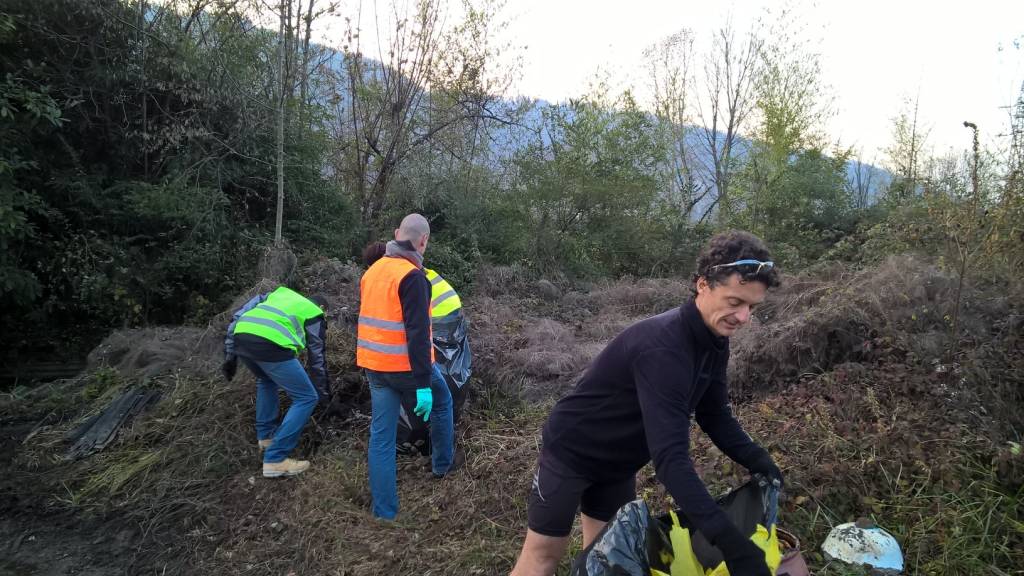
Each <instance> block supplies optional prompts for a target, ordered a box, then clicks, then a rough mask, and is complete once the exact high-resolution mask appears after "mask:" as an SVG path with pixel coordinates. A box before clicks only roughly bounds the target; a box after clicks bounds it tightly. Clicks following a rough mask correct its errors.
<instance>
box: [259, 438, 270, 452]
mask: <svg viewBox="0 0 1024 576" xmlns="http://www.w3.org/2000/svg"><path fill="white" fill-rule="evenodd" d="M273 443H274V439H273V438H266V439H264V440H260V441H259V442H257V443H256V444H258V445H259V447H260V450H266V449H267V448H270V445H271V444H273Z"/></svg>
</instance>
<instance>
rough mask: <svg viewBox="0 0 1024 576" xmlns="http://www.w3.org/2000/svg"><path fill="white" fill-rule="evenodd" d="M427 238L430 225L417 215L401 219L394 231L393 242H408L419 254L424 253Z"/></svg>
mask: <svg viewBox="0 0 1024 576" xmlns="http://www.w3.org/2000/svg"><path fill="white" fill-rule="evenodd" d="M429 237H430V223H429V222H427V219H426V218H424V217H423V216H421V215H419V214H409V215H408V216H406V217H405V218H402V224H401V225H399V227H398V229H397V230H395V240H408V241H409V242H411V243H412V245H413V247H415V248H416V250H417V251H418V252H419V253H420V254H422V253H423V252H425V251H426V249H427V239H428V238H429Z"/></svg>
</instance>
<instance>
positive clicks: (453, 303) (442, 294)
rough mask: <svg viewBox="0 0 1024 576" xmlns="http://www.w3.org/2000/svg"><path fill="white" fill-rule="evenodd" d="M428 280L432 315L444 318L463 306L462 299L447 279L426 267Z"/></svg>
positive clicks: (432, 316)
mask: <svg viewBox="0 0 1024 576" xmlns="http://www.w3.org/2000/svg"><path fill="white" fill-rule="evenodd" d="M423 271H424V272H426V274H427V280H430V307H431V312H430V317H431V318H442V317H444V316H447V315H449V314H451V313H452V312H455V311H456V310H458V309H460V308H462V300H461V299H460V298H459V295H458V294H457V293H456V292H455V289H454V288H452V285H451V284H449V283H448V281H447V280H445V279H444V278H442V277H441V275H440V274H438V273H437V272H434V271H433V270H430V269H429V268H424V269H423Z"/></svg>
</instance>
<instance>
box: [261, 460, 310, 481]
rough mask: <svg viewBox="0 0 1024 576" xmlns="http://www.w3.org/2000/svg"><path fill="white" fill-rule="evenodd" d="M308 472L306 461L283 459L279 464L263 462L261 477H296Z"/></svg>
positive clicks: (307, 462)
mask: <svg viewBox="0 0 1024 576" xmlns="http://www.w3.org/2000/svg"><path fill="white" fill-rule="evenodd" d="M306 470H309V461H308V460H292V459H291V458H285V459H284V460H282V461H280V462H264V463H263V477H264V478H279V477H281V476H297V475H299V474H302V473H303V472H305V471H306Z"/></svg>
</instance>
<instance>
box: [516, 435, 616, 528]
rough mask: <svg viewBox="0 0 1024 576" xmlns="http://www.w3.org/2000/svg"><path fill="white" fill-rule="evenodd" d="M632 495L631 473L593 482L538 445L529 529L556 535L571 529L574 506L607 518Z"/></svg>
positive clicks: (527, 513)
mask: <svg viewBox="0 0 1024 576" xmlns="http://www.w3.org/2000/svg"><path fill="white" fill-rule="evenodd" d="M635 498H636V477H635V476H630V477H629V478H625V479H623V480H617V481H615V482H595V481H593V480H591V479H589V478H587V477H586V476H583V475H582V474H578V473H576V472H574V471H573V470H571V469H570V468H569V467H568V466H566V465H565V464H563V463H562V462H560V461H558V460H557V459H555V457H554V456H552V455H551V454H550V453H549V452H548V451H546V450H544V449H541V452H540V457H539V458H538V459H537V471H536V472H535V473H534V475H533V487H532V488H530V499H529V503H528V505H527V509H526V516H527V522H528V525H529V527H530V530H533V531H534V532H536V533H538V534H542V535H544V536H553V537H556V538H560V537H563V536H568V535H569V533H570V532H572V523H573V521H574V520H575V519H576V510H577V509H580V511H581V512H583V513H584V514H586V515H587V516H589V517H591V518H593V519H594V520H600V521H602V522H607V521H609V520H611V519H612V517H613V516H615V513H616V512H618V510H619V508H621V507H622V506H623V505H624V504H626V503H627V502H630V501H632V500H633V499H635Z"/></svg>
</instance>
